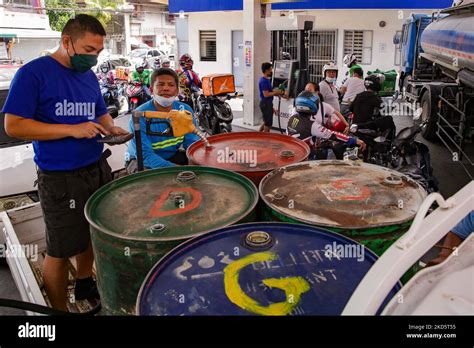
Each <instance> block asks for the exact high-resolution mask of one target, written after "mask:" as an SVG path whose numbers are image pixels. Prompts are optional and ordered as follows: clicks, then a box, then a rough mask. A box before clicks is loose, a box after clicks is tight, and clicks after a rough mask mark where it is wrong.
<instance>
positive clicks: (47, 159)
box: [3, 56, 107, 171]
mask: <svg viewBox="0 0 474 348" xmlns="http://www.w3.org/2000/svg"><path fill="white" fill-rule="evenodd" d="M3 112H4V113H9V114H13V115H16V116H21V117H24V118H29V119H33V120H36V121H40V122H44V123H50V124H78V123H83V122H88V121H92V122H95V123H98V121H97V118H98V117H100V116H103V115H105V114H106V113H107V107H106V106H105V103H104V100H103V98H102V95H101V93H100V88H99V84H98V82H97V78H96V76H95V74H94V73H93V72H92V70H88V71H87V72H85V73H80V72H78V71H75V70H73V69H70V68H67V67H65V66H63V65H62V64H60V63H59V62H58V61H57V60H55V59H54V58H52V57H50V56H46V57H41V58H37V59H35V60H33V61H31V62H29V63H28V64H26V65H24V66H23V67H21V68H20V69H19V70H18V71H17V73H16V75H15V77H14V78H13V81H12V83H11V86H10V91H9V94H8V97H7V100H6V101H5V105H4V107H3ZM97 138H100V135H98V136H97ZM33 148H34V151H35V162H36V164H37V165H38V167H39V168H40V169H42V170H47V171H60V170H61V171H62V170H74V169H78V168H82V167H85V166H87V165H89V164H92V163H94V162H97V161H98V160H99V158H100V156H101V154H102V150H103V145H102V144H100V143H97V139H96V138H94V139H75V138H73V137H67V138H62V139H58V140H47V141H33Z"/></svg>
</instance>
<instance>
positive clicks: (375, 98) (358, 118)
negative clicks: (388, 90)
mask: <svg viewBox="0 0 474 348" xmlns="http://www.w3.org/2000/svg"><path fill="white" fill-rule="evenodd" d="M384 80H385V77H384V75H382V74H372V75H369V76H367V77H366V78H365V80H364V85H365V87H366V88H367V90H366V91H365V92H362V93H359V94H358V95H357V96H356V97H355V99H354V101H353V102H352V104H351V105H350V107H349V109H350V111H352V113H353V118H352V121H353V122H354V123H357V124H361V123H365V122H368V121H370V120H371V119H372V118H373V117H374V116H378V115H379V114H380V108H381V107H382V104H383V101H382V98H380V96H379V95H378V92H380V89H381V88H382V83H383V81H384Z"/></svg>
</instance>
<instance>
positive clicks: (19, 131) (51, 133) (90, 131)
mask: <svg viewBox="0 0 474 348" xmlns="http://www.w3.org/2000/svg"><path fill="white" fill-rule="evenodd" d="M5 132H6V133H7V134H8V135H9V136H11V137H14V138H19V139H24V140H39V141H46V140H58V139H62V138H67V137H74V138H76V139H81V138H88V139H92V138H95V137H96V136H97V134H99V133H102V134H109V133H108V132H107V131H106V130H105V129H104V128H103V127H102V126H101V125H100V124H97V123H94V122H84V123H79V124H75V125H70V124H50V123H45V122H40V121H36V120H33V119H30V118H24V117H21V116H17V115H12V114H8V113H7V114H6V115H5Z"/></svg>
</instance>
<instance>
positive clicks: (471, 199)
mask: <svg viewBox="0 0 474 348" xmlns="http://www.w3.org/2000/svg"><path fill="white" fill-rule="evenodd" d="M473 192H474V181H471V182H470V183H469V184H467V185H466V186H465V187H464V188H462V189H461V190H460V191H459V192H457V193H456V194H455V195H453V196H452V197H450V198H449V199H447V200H445V199H443V197H442V196H441V195H440V194H439V193H431V194H430V195H429V196H428V197H426V199H425V200H424V202H423V203H422V205H421V206H420V209H419V210H418V213H417V215H416V217H415V219H414V221H413V223H412V225H411V227H410V229H409V230H408V232H406V233H405V234H404V235H403V236H402V237H401V238H400V239H399V240H398V241H397V242H396V243H394V244H393V245H392V246H390V248H389V249H388V250H387V251H386V252H385V253H384V254H383V255H382V256H381V257H380V258H379V260H378V261H377V262H376V263H375V264H374V265H373V266H372V268H371V269H370V270H369V272H368V273H367V274H366V275H365V277H364V278H363V279H362V281H361V282H360V283H359V285H358V287H357V288H356V290H355V291H354V293H353V294H352V296H351V298H350V299H349V302H348V303H347V305H346V307H345V308H344V311H343V313H342V314H343V315H374V314H375V313H376V312H377V310H378V309H379V308H380V305H381V304H382V303H383V300H384V299H385V297H386V296H387V294H388V293H389V292H390V290H391V289H392V288H393V286H394V284H395V283H396V282H398V280H399V279H400V278H401V277H402V275H403V274H404V273H405V272H406V271H407V270H408V269H409V268H410V267H411V266H412V265H413V264H415V263H416V262H417V261H418V260H419V259H420V258H421V257H422V256H423V255H424V254H425V253H426V252H427V251H428V250H429V249H431V247H432V246H433V245H435V244H436V243H437V242H438V241H439V240H440V239H441V238H442V237H443V236H445V235H446V234H447V233H448V232H449V231H450V230H451V229H452V228H453V227H454V226H456V225H457V224H458V223H459V221H461V220H462V219H463V218H464V217H465V216H466V215H467V214H469V213H470V212H471V210H472V207H474V195H473V194H472V193H473ZM435 202H436V203H438V206H439V207H438V208H437V209H436V210H434V211H433V212H432V213H431V214H429V215H428V216H426V214H427V213H428V210H429V209H430V207H431V206H432V205H433V203H435ZM425 216H426V217H425ZM472 238H473V237H472V235H471V237H470V239H469V240H466V241H465V242H464V243H465V244H466V246H464V245H463V247H462V249H461V248H459V249H460V250H459V253H458V256H457V257H456V256H455V255H452V256H451V259H452V261H451V262H452V263H453V264H456V263H460V261H459V258H460V257H462V256H461V251H462V250H465V251H467V253H466V252H463V254H467V255H466V256H464V257H465V258H467V260H466V261H463V262H462V264H461V265H458V266H456V267H458V270H460V271H461V270H464V269H465V272H468V273H469V274H470V279H472V276H473V270H474V258H473V255H474V253H473V252H472V243H473V239H472ZM435 267H436V268H435ZM435 267H433V269H432V270H430V269H427V270H426V271H427V272H425V273H430V271H439V270H440V269H441V268H442V264H440V265H438V266H435ZM446 267H450V266H449V265H448V264H447V266H446ZM463 272H464V271H463ZM425 273H420V275H419V276H418V277H416V276H415V277H414V278H412V280H410V281H409V282H408V283H407V286H410V287H412V286H413V284H417V282H419V280H420V279H425V278H426V277H428V278H429V276H427V275H424V274H425ZM444 274H449V273H446V272H445V273H444ZM466 278H468V277H466ZM443 279H444V280H445V279H446V278H443ZM456 279H458V278H456ZM444 280H443V281H441V280H440V281H439V282H438V284H441V283H442V287H445V284H446V283H445V281H444ZM450 284H451V287H450V291H451V290H452V292H451V293H452V294H453V295H456V296H460V295H461V294H460V293H459V291H458V290H457V289H459V287H460V286H459V283H456V282H455V283H453V282H451V283H450ZM440 286H441V285H440ZM426 288H428V286H426ZM439 289H440V288H438V289H433V287H430V288H429V289H425V290H424V291H428V292H429V291H433V294H434V296H436V294H439ZM444 289H445V288H444ZM400 291H401V292H399V293H398V294H397V295H395V297H394V298H396V299H400V297H399V296H398V295H399V294H400V295H402V296H403V294H404V293H406V292H408V291H412V290H410V288H409V287H408V288H406V287H403V288H402V289H401V290H400ZM466 291H468V292H469V291H470V293H471V297H472V294H473V293H474V285H473V284H472V282H471V284H469V287H468V288H466ZM419 305H420V306H421V304H419ZM404 306H405V304H404ZM394 308H397V306H396V305H392V306H391V307H390V304H389V305H388V306H386V308H385V309H384V311H385V312H383V313H385V314H392V313H393V314H395V309H394ZM456 308H457V307H449V308H446V307H442V308H441V307H436V311H437V314H450V313H451V312H452V311H455V310H456ZM398 310H403V311H405V312H406V313H405V314H414V312H417V313H420V312H422V311H425V310H427V309H426V306H425V305H423V306H421V307H417V306H416V305H415V304H414V305H413V306H412V307H408V306H407V308H406V309H398ZM424 314H425V313H424ZM426 314H427V313H426ZM471 314H472V311H471Z"/></svg>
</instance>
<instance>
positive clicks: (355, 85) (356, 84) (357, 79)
mask: <svg viewBox="0 0 474 348" xmlns="http://www.w3.org/2000/svg"><path fill="white" fill-rule="evenodd" d="M363 77H364V71H363V70H362V68H356V69H354V70H353V75H352V76H351V77H349V78H348V79H347V80H346V82H344V85H343V86H342V87H341V93H342V94H343V95H344V96H343V97H342V102H341V113H342V114H343V115H344V116H345V117H347V116H348V114H349V113H350V110H349V107H350V105H351V103H352V101H353V100H354V99H355V97H356V96H357V94H359V93H362V92H365V85H364V80H363Z"/></svg>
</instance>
